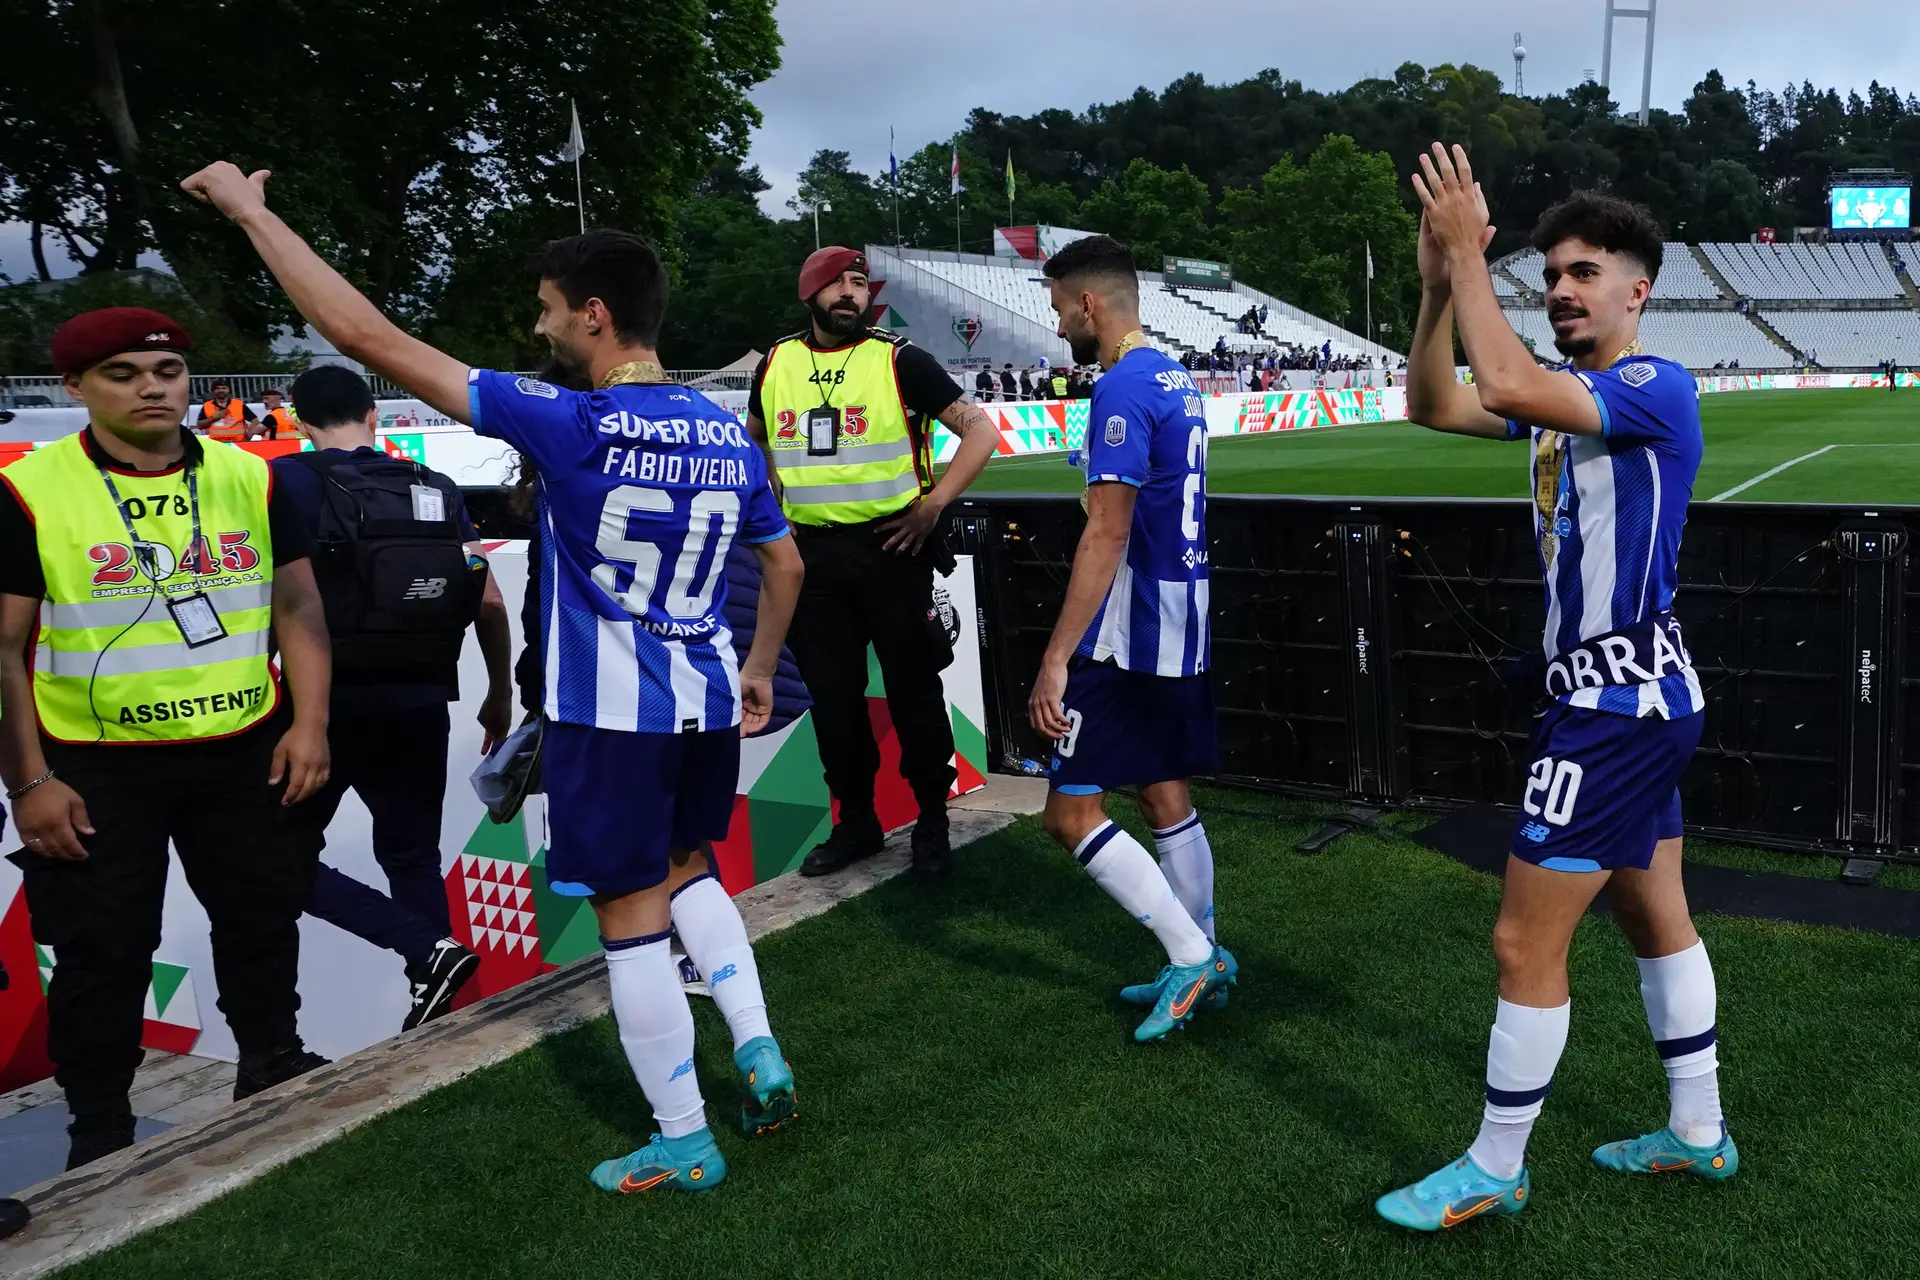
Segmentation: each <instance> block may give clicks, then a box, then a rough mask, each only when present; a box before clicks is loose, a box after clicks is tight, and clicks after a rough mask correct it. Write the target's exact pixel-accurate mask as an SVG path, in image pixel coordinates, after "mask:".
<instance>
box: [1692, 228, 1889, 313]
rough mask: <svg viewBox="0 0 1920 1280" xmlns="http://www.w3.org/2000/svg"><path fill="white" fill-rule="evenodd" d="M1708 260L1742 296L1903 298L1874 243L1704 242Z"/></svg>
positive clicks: (1774, 297)
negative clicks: (1710, 260)
mask: <svg viewBox="0 0 1920 1280" xmlns="http://www.w3.org/2000/svg"><path fill="white" fill-rule="evenodd" d="M1701 248H1703V249H1704V250H1706V253H1707V257H1708V258H1710V259H1712V261H1713V265H1714V266H1715V267H1716V268H1718V269H1719V271H1720V274H1721V275H1723V276H1725V277H1726V278H1727V283H1729V284H1731V285H1732V286H1733V287H1734V288H1735V289H1736V290H1738V291H1739V293H1740V295H1741V296H1742V297H1746V298H1761V299H1768V300H1774V299H1791V298H1815V299H1827V300H1831V301H1843V300H1852V299H1863V298H1885V299H1889V300H1892V299H1897V298H1902V297H1904V296H1905V295H1904V293H1903V292H1902V290H1901V288H1900V282H1899V281H1898V280H1897V279H1895V278H1894V274H1893V267H1892V265H1891V264H1890V263H1889V262H1888V261H1887V255H1886V253H1885V252H1884V251H1883V250H1882V249H1881V248H1880V246H1879V245H1878V244H1861V243H1858V242H1839V243H1834V244H1707V245H1702V246H1701Z"/></svg>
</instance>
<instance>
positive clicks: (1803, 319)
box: [1766, 311, 1920, 369]
mask: <svg viewBox="0 0 1920 1280" xmlns="http://www.w3.org/2000/svg"><path fill="white" fill-rule="evenodd" d="M1766 319H1767V323H1768V324H1770V325H1772V326H1773V327H1774V328H1775V329H1778V330H1779V331H1780V336H1781V337H1783V338H1785V339H1786V340H1787V341H1788V342H1791V343H1792V344H1793V345H1794V346H1796V347H1798V348H1799V349H1800V350H1801V351H1802V352H1803V353H1812V354H1813V355H1814V357H1815V358H1816V359H1817V361H1818V363H1819V364H1820V365H1821V366H1822V367H1823V368H1829V369H1837V368H1846V367H1850V366H1857V365H1877V364H1879V363H1880V362H1881V361H1882V360H1887V359H1893V360H1897V361H1899V362H1900V364H1901V366H1902V367H1903V368H1912V367H1914V365H1915V364H1916V363H1920V313H1916V312H1913V311H1768V312H1767V313H1766Z"/></svg>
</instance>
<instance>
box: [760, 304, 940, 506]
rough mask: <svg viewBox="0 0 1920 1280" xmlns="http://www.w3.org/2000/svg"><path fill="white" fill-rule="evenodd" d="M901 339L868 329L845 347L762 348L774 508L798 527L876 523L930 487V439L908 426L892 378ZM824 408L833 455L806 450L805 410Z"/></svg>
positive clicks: (786, 342) (798, 342) (796, 343)
mask: <svg viewBox="0 0 1920 1280" xmlns="http://www.w3.org/2000/svg"><path fill="white" fill-rule="evenodd" d="M903 341H904V339H902V338H900V337H898V336H896V335H894V334H891V333H888V332H886V331H885V330H882V329H869V330H867V331H866V335H865V336H864V337H862V338H860V339H858V340H857V341H855V343H854V344H853V345H852V346H851V347H842V348H839V349H837V350H834V351H814V350H813V349H812V348H810V347H808V346H807V344H806V342H805V340H804V338H803V337H793V338H785V339H782V340H781V341H779V342H776V343H775V344H774V345H773V349H772V350H771V351H769V352H768V353H767V373H766V377H765V379H764V380H763V381H762V382H761V384H760V404H761V411H762V412H763V413H765V414H766V415H767V418H766V429H767V443H768V444H769V445H771V446H772V448H773V464H774V467H775V469H776V470H777V471H778V472H779V476H780V484H781V487H782V495H781V503H780V505H781V506H782V507H783V508H785V510H786V513H787V519H789V520H791V521H793V522H794V523H795V524H807V525H829V524H859V523H862V522H864V521H867V520H877V519H879V518H880V517H882V516H886V515H891V514H893V513H894V512H896V511H899V510H901V509H903V508H904V507H906V506H908V505H909V504H911V503H912V502H914V501H915V500H916V499H918V498H919V497H920V495H921V494H922V493H925V492H926V491H927V490H928V489H931V488H932V487H933V460H932V450H931V444H930V442H929V440H928V437H927V434H926V433H917V434H918V438H916V433H915V432H914V431H913V430H912V429H911V428H910V426H909V424H908V421H907V408H906V406H905V405H904V404H902V403H901V400H900V383H899V380H898V379H897V378H896V377H895V376H894V370H893V356H894V350H895V348H896V347H897V346H898V345H899V344H900V343H901V342H903ZM823 405H825V406H830V407H832V408H834V409H837V410H838V411H839V414H840V427H839V434H838V436H837V437H836V439H835V441H834V451H833V452H832V453H831V454H811V453H809V451H808V447H807V446H808V443H809V442H808V439H807V414H808V412H809V411H810V410H813V409H818V408H820V407H821V406H823Z"/></svg>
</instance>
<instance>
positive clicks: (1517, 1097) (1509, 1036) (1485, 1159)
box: [1467, 1000, 1573, 1178]
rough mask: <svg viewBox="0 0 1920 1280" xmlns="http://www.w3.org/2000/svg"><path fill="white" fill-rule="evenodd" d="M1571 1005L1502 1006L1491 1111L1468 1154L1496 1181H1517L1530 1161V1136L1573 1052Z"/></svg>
mask: <svg viewBox="0 0 1920 1280" xmlns="http://www.w3.org/2000/svg"><path fill="white" fill-rule="evenodd" d="M1572 1010H1573V1002H1572V1001H1568V1002H1567V1003H1566V1004H1563V1005H1560V1006H1559V1007H1557V1008H1553V1009H1535V1008H1532V1007H1530V1006H1528V1005H1523V1004H1508V1003H1507V1002H1506V1001H1505V1000H1502V1001H1500V1003H1499V1006H1498V1008H1497V1009H1496V1010H1495V1011H1494V1015H1493V1034H1492V1035H1491V1036H1490V1037H1488V1040H1487V1109H1486V1111H1485V1112H1484V1114H1483V1115H1482V1117H1481V1120H1480V1136H1479V1137H1477V1138H1475V1139H1474V1140H1473V1145H1472V1146H1471V1147H1469V1148H1468V1149H1467V1154H1468V1155H1470V1156H1472V1157H1473V1161H1474V1163H1475V1164H1477V1165H1479V1166H1480V1167H1481V1168H1482V1169H1485V1170H1486V1171H1487V1172H1488V1173H1490V1174H1492V1175H1493V1176H1494V1177H1496V1178H1512V1177H1514V1176H1516V1175H1517V1174H1518V1173H1519V1172H1520V1168H1521V1166H1522V1165H1524V1164H1525V1163H1526V1160H1527V1136H1528V1135H1529V1134H1531V1133H1532V1132H1533V1122H1534V1121H1535V1120H1538V1119H1539V1118H1540V1109H1541V1108H1542V1107H1543V1106H1544V1105H1545V1104H1546V1100H1547V1086H1548V1085H1549V1084H1550V1083H1551V1082H1552V1080H1553V1069H1554V1067H1556V1066H1558V1065H1559V1063H1560V1051H1561V1050H1562V1049H1565V1048H1566V1047H1567V1024H1568V1022H1569V1020H1570V1019H1569V1015H1570V1014H1571V1012H1572Z"/></svg>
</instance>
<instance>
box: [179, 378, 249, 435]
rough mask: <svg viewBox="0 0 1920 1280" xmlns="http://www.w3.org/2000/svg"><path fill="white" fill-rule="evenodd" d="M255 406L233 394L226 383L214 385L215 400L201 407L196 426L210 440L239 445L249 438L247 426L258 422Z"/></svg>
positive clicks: (229, 385) (231, 387)
mask: <svg viewBox="0 0 1920 1280" xmlns="http://www.w3.org/2000/svg"><path fill="white" fill-rule="evenodd" d="M256 421H258V419H256V418H255V417H254V416H253V406H252V405H249V404H248V403H247V402H246V401H245V400H241V399H238V398H237V397H235V396H234V394H233V386H232V384H230V383H226V382H216V383H214V384H213V398H212V399H211V400H208V401H207V402H206V403H204V404H202V405H201V406H200V421H198V422H196V423H195V424H194V426H195V427H196V428H198V429H199V430H200V431H201V432H202V433H203V434H204V435H205V436H206V437H207V439H209V440H218V441H221V442H222V443H224V444H239V443H240V442H241V441H242V440H245V439H246V438H247V424H248V423H251V422H256Z"/></svg>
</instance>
